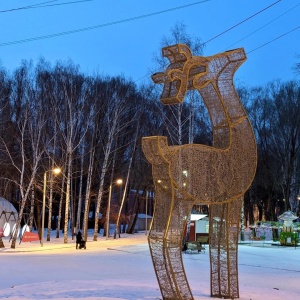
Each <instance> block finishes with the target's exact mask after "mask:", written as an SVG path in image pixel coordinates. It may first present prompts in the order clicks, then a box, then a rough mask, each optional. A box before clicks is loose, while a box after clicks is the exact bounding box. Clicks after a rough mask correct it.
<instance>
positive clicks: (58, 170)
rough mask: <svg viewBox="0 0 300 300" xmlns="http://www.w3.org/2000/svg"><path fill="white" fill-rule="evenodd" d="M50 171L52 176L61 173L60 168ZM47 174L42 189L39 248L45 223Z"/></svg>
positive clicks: (42, 244)
mask: <svg viewBox="0 0 300 300" xmlns="http://www.w3.org/2000/svg"><path fill="white" fill-rule="evenodd" d="M50 171H52V172H53V173H54V174H59V173H60V172H61V169H60V168H55V169H53V170H50ZM47 172H49V171H46V172H45V173H44V188H43V208H42V232H41V246H42V247H43V246H44V223H45V206H46V186H47Z"/></svg>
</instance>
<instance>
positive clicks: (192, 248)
mask: <svg viewBox="0 0 300 300" xmlns="http://www.w3.org/2000/svg"><path fill="white" fill-rule="evenodd" d="M185 246H186V247H184V253H187V254H196V253H200V252H203V253H205V247H204V246H203V245H202V244H201V243H200V242H187V243H186V244H185Z"/></svg>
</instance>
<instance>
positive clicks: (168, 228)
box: [142, 44, 257, 300]
mask: <svg viewBox="0 0 300 300" xmlns="http://www.w3.org/2000/svg"><path fill="white" fill-rule="evenodd" d="M162 51H163V56H165V57H167V58H168V59H169V61H170V65H169V66H168V67H167V69H166V71H165V72H164V73H156V74H154V75H153V76H152V79H153V81H154V82H155V83H162V84H164V86H163V92H162V96H161V102H162V103H163V104H176V103H181V102H182V101H183V99H184V96H185V94H186V91H187V90H193V89H196V90H198V91H199V93H200V94H201V96H202V99H203V101H204V103H205V105H206V107H207V109H208V112H209V115H210V121H211V124H212V129H213V146H212V147H210V146H206V145H199V144H186V145H179V146H169V145H168V142H167V138H166V137H163V136H152V137H144V138H143V141H142V146H143V152H144V154H145V156H146V158H147V160H148V161H149V162H150V163H151V164H152V173H153V180H154V184H155V212H154V216H153V221H152V225H151V228H150V232H149V237H148V242H149V247H150V252H151V256H152V261H153V265H154V269H155V273H156V276H157V280H158V283H159V286H160V290H161V293H162V296H163V299H165V300H167V299H169V300H175V299H193V295H192V292H191V289H190V287H189V284H188V281H187V278H186V274H185V271H184V266H183V262H182V239H183V232H184V228H185V226H186V222H187V218H188V216H189V214H190V212H191V209H192V207H193V205H194V204H195V203H198V204H206V205H209V253H210V264H211V269H210V274H211V275H210V276H211V280H210V281H211V296H212V297H220V298H230V299H233V298H238V297H239V285H238V264H237V248H238V234H239V221H240V212H241V207H242V201H243V195H244V193H245V191H246V190H247V189H248V188H249V186H250V184H251V182H252V180H253V177H254V175H255V171H256V162H257V153H256V143H255V137H254V134H253V130H252V127H251V124H250V122H249V119H248V117H247V115H246V112H245V110H244V108H243V106H242V104H241V102H240V100H239V97H238V95H237V93H236V91H235V89H234V86H233V75H234V73H235V71H236V70H237V69H238V67H239V66H240V65H241V64H242V63H243V62H244V61H245V60H246V55H245V52H244V50H243V49H236V50H232V51H227V52H224V53H221V54H217V55H214V56H211V57H201V56H192V53H191V51H190V49H189V48H188V47H187V46H186V45H182V44H179V45H174V46H170V47H166V48H163V49H162ZM200 278H201V274H199V279H200Z"/></svg>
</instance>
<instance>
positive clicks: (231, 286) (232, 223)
mask: <svg viewBox="0 0 300 300" xmlns="http://www.w3.org/2000/svg"><path fill="white" fill-rule="evenodd" d="M242 201H243V198H240V199H238V200H235V201H232V202H229V203H226V204H214V205H211V206H210V213H209V228H210V234H209V252H210V261H211V283H210V284H211V296H212V297H219V298H222V297H223V298H229V299H233V298H239V285H238V263H237V252H238V251H237V250H238V236H239V224H240V214H241V208H242Z"/></svg>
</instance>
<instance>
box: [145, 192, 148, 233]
mask: <svg viewBox="0 0 300 300" xmlns="http://www.w3.org/2000/svg"><path fill="white" fill-rule="evenodd" d="M147 217H148V192H147V191H146V218H145V221H146V224H145V227H146V228H145V229H146V233H145V234H146V235H147V234H148V219H147Z"/></svg>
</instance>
